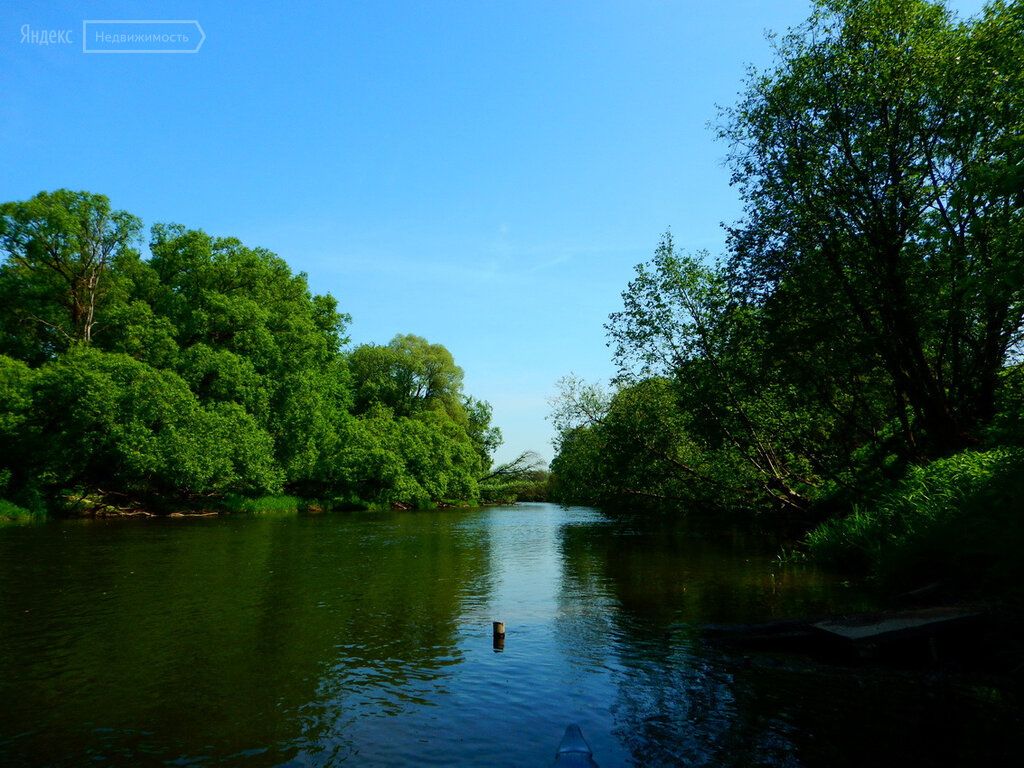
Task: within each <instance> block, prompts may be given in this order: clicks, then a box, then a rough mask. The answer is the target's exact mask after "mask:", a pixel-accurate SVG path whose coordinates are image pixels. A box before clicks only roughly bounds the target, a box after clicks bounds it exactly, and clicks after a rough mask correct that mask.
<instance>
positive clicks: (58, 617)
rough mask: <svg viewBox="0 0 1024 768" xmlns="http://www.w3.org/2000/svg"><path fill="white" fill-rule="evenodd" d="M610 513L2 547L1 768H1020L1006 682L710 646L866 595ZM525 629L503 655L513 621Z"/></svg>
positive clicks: (64, 533)
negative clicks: (587, 758)
mask: <svg viewBox="0 0 1024 768" xmlns="http://www.w3.org/2000/svg"><path fill="white" fill-rule="evenodd" d="M772 554H773V551H768V552H764V551H759V550H758V549H757V548H756V547H753V546H752V542H749V541H745V540H744V539H743V538H742V537H736V538H734V539H730V540H728V541H725V542H716V541H709V540H706V539H701V538H697V537H695V536H693V535H691V534H689V533H688V532H686V531H685V530H677V529H673V528H664V527H663V528H658V529H651V528H649V527H647V526H643V525H637V524H634V523H624V522H621V521H614V520H611V519H607V518H605V517H604V516H602V515H601V514H599V513H597V512H595V511H593V510H588V509H561V508H558V507H555V506H552V505H545V504H536V505H521V506H517V507H503V508H491V509H485V510H477V511H471V512H467V511H444V512H430V513H422V512H421V513H395V514H380V515H325V516H322V517H311V518H306V517H299V518H281V519H245V518H233V519H211V520H165V521H158V520H154V521H144V522H140V521H128V522H109V523H97V524H82V523H62V524H48V525H42V526H18V527H16V528H4V529H0V637H2V642H0V764H3V765H7V764H11V765H21V764H50V765H82V764H86V763H90V762H92V763H96V764H97V765H126V766H127V765H138V764H140V763H164V764H175V765H246V766H248V765H257V766H258V765H289V766H292V765H294V766H299V765H302V766H328V765H340V764H350V765H360V766H364V765H382V766H395V765H412V764H415V765H421V766H422V765H489V764H495V763H500V764H507V765H522V766H535V765H545V764H549V763H550V760H551V758H552V755H553V751H554V749H555V746H556V745H557V743H558V740H559V738H560V737H561V734H562V732H563V731H564V729H565V726H566V725H567V724H568V723H570V722H576V723H579V724H580V725H581V726H582V728H583V731H584V733H585V734H586V737H587V739H588V741H590V743H591V745H592V746H593V748H594V751H595V754H596V755H597V757H598V759H599V762H600V763H601V765H603V766H604V767H605V768H610V767H611V766H617V765H628V764H633V765H643V766H658V765H694V766H696V765H708V766H711V765H714V766H719V765H722V766H730V765H737V766H739V765H770V766H786V765H808V766H813V765H835V766H843V765H851V766H852V765H858V766H859V765H862V764H877V763H883V764H884V763H887V762H893V761H896V760H901V761H903V764H913V765H943V764H948V763H949V762H950V761H952V762H959V763H962V764H969V763H972V762H973V763H981V762H986V763H989V764H1001V763H1002V762H1006V761H1005V760H1003V759H1002V758H1004V757H1005V756H1006V755H1007V754H1019V751H1018V748H1019V747H1020V744H1019V738H1020V734H1021V733H1024V728H1022V727H1021V726H1022V724H1021V719H1020V709H1019V707H1017V705H1016V703H1015V702H1014V701H1013V700H1012V698H1011V697H1009V695H1008V694H1006V693H1005V692H1004V691H1002V690H999V689H997V688H995V687H993V686H991V685H988V684H986V683H985V682H984V681H980V682H979V681H975V680H963V679H958V678H948V677H942V678H940V677H930V676H928V675H927V674H923V673H909V672H908V673H901V672H897V671H894V670H884V669H869V668H862V669H853V668H842V667H829V666H824V665H820V664H815V663H814V662H812V661H811V660H808V659H801V658H799V657H783V656H768V655H753V654H752V655H751V656H750V658H744V657H743V656H741V655H737V654H735V653H729V652H727V651H725V650H723V649H721V648H716V647H714V646H710V645H708V644H707V643H706V641H705V640H704V637H703V635H702V633H701V631H700V627H701V625H703V624H705V623H708V622H711V623H721V622H733V621H740V622H750V621H759V620H762V619H772V618H784V617H787V616H803V615H808V614H813V613H818V612H826V611H829V610H832V609H836V608H858V607H863V606H864V605H866V604H867V602H868V601H869V598H868V597H866V596H864V595H860V594H857V593H856V592H854V591H853V590H851V589H849V588H848V587H846V586H844V585H843V584H842V583H841V582H838V581H836V580H834V579H831V578H829V577H827V576H826V575H823V574H820V573H816V572H815V571H813V570H808V569H792V568H781V567H779V566H778V564H777V563H775V562H774V560H773V558H772ZM495 620H498V621H504V622H505V623H506V630H507V639H506V643H505V647H504V649H503V650H502V652H501V653H495V652H494V650H493V645H494V641H493V636H492V626H491V622H492V621H495Z"/></svg>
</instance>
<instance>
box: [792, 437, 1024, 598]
mask: <svg viewBox="0 0 1024 768" xmlns="http://www.w3.org/2000/svg"><path fill="white" fill-rule="evenodd" d="M1022 513H1024V450H1022V449H1019V448H998V449H993V450H988V451H963V452H961V453H958V454H956V455H954V456H950V457H948V458H945V459H939V460H937V461H934V462H931V463H930V464H927V465H925V466H919V467H913V468H912V469H911V470H910V471H909V472H908V473H907V475H906V476H905V477H904V478H903V480H902V481H901V482H900V483H899V484H898V485H897V486H896V487H895V488H894V489H893V490H892V491H890V492H888V493H885V494H883V495H882V496H880V497H879V498H878V499H876V500H875V501H874V502H873V503H869V504H865V505H863V506H859V507H855V508H854V509H853V511H852V512H851V513H850V514H849V515H847V516H846V517H843V518H838V519H833V520H829V521H827V522H825V523H822V524H821V525H820V526H818V527H817V528H815V529H814V530H812V531H811V532H810V533H809V534H808V535H807V537H806V540H805V544H806V551H807V553H808V554H809V556H810V557H811V558H812V559H814V560H816V561H818V562H821V563H824V564H828V565H832V566H835V567H838V568H842V569H846V570H850V571H854V572H859V573H863V574H866V575H868V576H869V577H870V578H872V579H873V580H875V581H877V582H878V583H880V584H882V585H884V586H888V587H892V588H894V589H896V588H912V587H914V586H920V585H921V584H925V583H930V582H935V581H940V582H950V583H955V584H957V585H960V586H964V587H982V586H984V587H987V588H995V589H998V590H1000V591H1002V588H1004V587H1005V588H1011V589H1015V588H1016V585H1017V584H1018V583H1020V581H1021V577H1022V576H1024V562H1022V561H1021V558H1020V552H1021V551H1022V549H1024V514H1022Z"/></svg>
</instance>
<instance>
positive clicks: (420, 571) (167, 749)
mask: <svg viewBox="0 0 1024 768" xmlns="http://www.w3.org/2000/svg"><path fill="white" fill-rule="evenodd" d="M240 523H241V524H240ZM5 533H8V534H10V533H13V534H15V535H13V536H12V535H7V536H6V537H5V538H4V539H2V544H0V546H2V547H3V549H2V551H0V571H2V573H0V585H2V586H0V590H2V591H0V626H2V627H3V629H4V642H3V645H2V649H0V701H2V702H3V714H4V720H5V724H4V728H3V734H4V737H5V738H4V739H3V741H2V742H0V757H4V758H7V759H6V760H4V761H0V762H12V761H13V762H16V761H17V760H18V758H24V759H26V760H28V759H29V758H31V761H32V762H46V763H50V764H62V763H64V764H80V763H81V762H82V756H83V755H90V756H91V757H94V758H96V759H97V760H103V761H111V762H118V761H124V762H126V763H127V762H130V758H131V756H132V755H133V754H134V755H139V754H143V755H144V754H152V755H163V756H165V757H166V756H169V755H172V756H175V757H176V758H179V759H181V760H183V761H185V762H189V761H196V762H200V761H203V760H204V759H205V758H209V757H211V756H215V757H217V758H226V759H229V760H230V759H232V758H238V759H244V761H245V762H249V763H254V764H277V763H280V762H284V761H287V760H290V759H299V760H301V762H302V763H303V764H313V765H321V764H329V763H331V762H335V761H337V760H339V759H340V758H342V757H345V756H350V755H353V754H356V753H357V751H358V749H357V747H356V745H355V743H354V741H353V735H354V728H353V726H354V724H355V723H357V722H358V721H359V720H360V719H362V718H365V717H367V716H372V717H388V716H394V715H395V714H397V713H399V712H401V711H403V710H404V709H407V708H416V707H418V706H421V705H422V704H423V703H424V702H427V701H430V700H431V699H432V698H433V697H434V696H436V695H437V692H438V690H439V689H440V687H442V686H443V678H444V676H445V673H446V670H448V669H449V668H451V667H452V666H453V665H456V664H458V663H459V661H460V658H461V657H460V651H459V648H458V637H457V636H458V630H459V626H460V624H459V617H460V614H461V612H462V610H463V607H464V604H465V603H466V602H467V601H471V600H476V601H479V600H480V599H482V595H481V591H483V590H486V585H487V579H486V575H485V569H486V567H487V564H488V552H487V540H486V538H481V537H474V536H469V535H466V532H465V531H464V530H462V529H460V528H458V527H457V526H453V525H451V519H450V517H447V518H444V519H442V518H440V517H439V516H438V515H420V516H414V515H378V516H363V517H352V518H349V519H347V520H346V524H345V525H344V526H338V525H337V524H336V521H330V520H328V519H326V518H300V519H278V520H247V521H227V520H212V521H165V522H160V521H153V522H147V523H143V524H139V523H138V522H127V523H106V524H104V523H100V524H80V525H71V524H63V525H61V526H60V527H59V529H58V531H57V532H56V535H55V530H54V527H53V526H43V527H36V528H23V529H19V530H17V531H8V532H5Z"/></svg>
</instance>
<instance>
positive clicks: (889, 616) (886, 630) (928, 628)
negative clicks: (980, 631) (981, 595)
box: [811, 606, 983, 643]
mask: <svg viewBox="0 0 1024 768" xmlns="http://www.w3.org/2000/svg"><path fill="white" fill-rule="evenodd" d="M982 615H983V611H982V610H981V609H979V608H975V607H972V606H947V607H937V608H919V609H915V610H909V611H898V612H893V613H879V614H860V615H857V616H848V617H843V618H835V619H829V620H828V621H819V622H817V623H816V624H812V625H811V626H813V627H814V628H815V629H817V630H820V631H822V632H826V633H828V634H831V635H836V636H837V637H840V638H843V639H845V640H849V641H850V642H853V643H861V642H885V641H888V640H897V639H903V638H907V637H911V636H914V635H928V634H933V633H935V632H938V631H941V630H944V629H946V628H948V627H951V626H952V625H954V624H961V623H964V622H968V621H972V620H974V619H978V618H981V616H982Z"/></svg>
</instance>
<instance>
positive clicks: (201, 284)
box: [0, 190, 500, 507]
mask: <svg viewBox="0 0 1024 768" xmlns="http://www.w3.org/2000/svg"><path fill="white" fill-rule="evenodd" d="M140 230H141V223H140V222H139V220H138V219H137V218H135V217H134V216H131V215H130V214H128V213H126V212H124V211H114V210H112V208H111V206H110V203H109V201H108V200H107V198H105V197H104V196H102V195H95V194H91V193H86V192H71V191H68V190H58V191H56V192H43V193H40V194H39V195H37V196H35V197H33V198H32V199H30V200H28V201H24V202H13V203H6V204H4V205H3V206H0V248H2V253H3V256H4V260H3V262H2V264H0V296H2V298H3V300H4V310H3V313H2V316H0V390H2V394H3V398H2V401H0V443H2V446H3V447H2V448H0V480H2V481H3V487H0V495H3V496H6V497H8V498H10V499H12V500H13V501H15V502H17V503H21V504H23V505H26V506H29V507H42V506H47V505H49V506H51V507H52V506H57V507H61V506H65V507H66V505H67V504H69V503H70V504H72V505H74V504H78V503H80V502H81V501H82V500H83V499H91V500H97V499H99V500H103V501H104V502H110V501H112V500H113V501H116V502H118V503H124V504H153V503H157V502H158V501H159V500H164V501H166V500H172V501H174V500H178V501H179V502H189V503H204V504H205V503H211V504H215V503H217V500H218V499H221V498H223V497H224V496H225V495H227V494H243V495H255V494H274V493H281V492H285V491H287V492H289V493H295V494H299V495H302V496H305V497H309V498H317V499H320V500H322V501H325V502H328V503H338V504H344V505H363V504H399V505H419V506H423V505H428V504H433V503H437V502H440V501H460V502H473V501H476V500H477V499H478V498H479V488H478V480H479V479H480V478H481V477H483V476H484V475H485V474H486V473H487V471H488V469H489V467H490V463H491V454H492V453H493V451H494V449H495V448H496V447H497V444H498V443H499V442H500V433H499V432H498V431H497V428H495V427H493V426H492V425H491V423H490V418H491V411H490V406H489V405H488V404H487V403H485V402H482V401H478V400H475V399H473V398H471V397H469V396H468V395H466V394H465V393H464V392H463V390H462V376H463V374H462V369H461V368H459V367H458V366H457V365H456V364H455V361H454V359H453V358H452V355H451V353H450V352H449V351H448V350H447V349H446V348H445V347H444V346H442V345H440V344H432V343H430V342H428V341H427V340H426V339H424V338H422V337H420V336H415V335H411V334H410V335H398V336H396V337H395V338H394V339H393V340H392V341H391V342H390V343H389V344H387V345H385V346H375V345H362V346H358V347H356V348H354V349H352V348H350V346H349V341H348V337H347V328H348V325H349V323H350V318H349V317H348V316H347V315H345V314H344V313H342V312H340V311H339V309H338V304H337V301H336V300H335V299H334V298H333V297H332V296H329V295H315V294H313V293H312V292H311V291H310V289H309V286H308V283H307V280H306V276H305V275H303V274H295V273H293V272H292V271H291V269H290V268H289V267H288V265H287V263H285V262H284V261H283V260H282V259H281V258H279V257H278V256H276V255H275V254H273V253H271V252H270V251H267V250H265V249H261V248H250V247H247V246H245V245H244V244H242V243H241V242H239V241H238V240H236V239H233V238H218V237H213V236H211V235H209V234H207V233H205V232H202V231H199V230H190V229H187V228H185V227H183V226H180V225H164V224H157V225H155V226H154V227H153V228H152V230H151V236H150V240H149V244H148V251H149V254H148V257H146V258H144V257H143V256H142V254H141V253H140V251H139V249H137V248H136V247H135V246H136V245H137V241H138V237H139V232H140Z"/></svg>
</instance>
